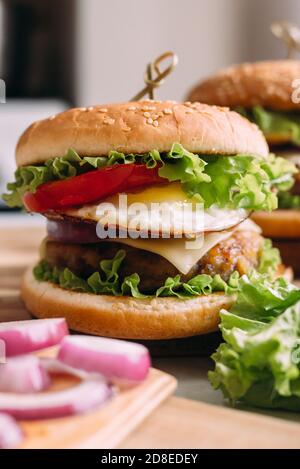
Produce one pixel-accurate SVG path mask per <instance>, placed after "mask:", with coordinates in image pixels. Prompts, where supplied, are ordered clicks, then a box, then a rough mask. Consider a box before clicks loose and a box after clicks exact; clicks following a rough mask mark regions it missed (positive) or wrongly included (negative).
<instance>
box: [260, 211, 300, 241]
mask: <svg viewBox="0 0 300 469" xmlns="http://www.w3.org/2000/svg"><path fill="white" fill-rule="evenodd" d="M251 218H252V220H253V221H254V222H255V223H257V224H258V225H259V226H260V227H261V229H262V232H263V235H264V236H266V237H267V238H272V239H276V238H283V239H284V238H285V239H286V238H288V239H293V238H295V239H299V238H300V210H292V209H286V210H284V209H279V210H275V211H274V212H255V213H254V214H253V215H252V217H251Z"/></svg>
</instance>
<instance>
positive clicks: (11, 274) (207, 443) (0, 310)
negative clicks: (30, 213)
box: [0, 217, 300, 448]
mask: <svg viewBox="0 0 300 469" xmlns="http://www.w3.org/2000/svg"><path fill="white" fill-rule="evenodd" d="M4 220H5V221H3V220H1V217H0V321H12V320H21V319H28V318H30V315H29V314H28V312H27V311H26V310H25V308H24V306H23V304H22V301H21V299H20V298H19V283H20V278H21V275H22V273H23V272H24V270H25V268H26V266H27V265H28V264H31V263H32V262H34V261H35V260H36V259H37V258H38V246H39V243H40V241H41V239H42V238H43V236H44V234H45V231H44V228H43V227H41V226H38V225H34V224H33V225H32V226H28V224H26V225H25V224H24V225H22V223H13V224H11V223H9V225H8V224H7V223H6V217H5V218H4ZM174 360H176V359H174ZM187 370H188V364H187ZM187 373H188V371H187ZM199 374H200V370H199ZM199 376H200V375H199ZM194 383H195V381H194ZM179 384H180V383H179ZM197 385H198V386H200V385H201V381H200V380H199V383H198V384H197ZM212 393H214V391H212ZM299 447H300V424H299V423H297V422H290V421H284V420H282V419H279V418H276V414H275V416H265V415H259V414H256V413H250V412H247V411H241V410H233V409H229V408H226V407H224V406H223V407H221V406H220V405H212V404H208V403H205V402H196V401H193V400H188V399H184V398H179V397H171V398H169V399H168V400H167V401H165V402H164V403H163V404H162V405H161V406H160V407H159V408H158V409H156V410H155V411H154V412H153V413H152V414H151V415H150V417H148V418H147V419H146V420H145V421H144V422H143V423H142V424H141V425H140V426H139V427H138V428H137V429H136V430H135V431H134V432H133V433H132V434H131V435H130V436H129V437H127V438H126V439H125V440H124V441H123V443H122V444H121V445H120V448H299Z"/></svg>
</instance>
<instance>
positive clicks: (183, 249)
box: [112, 219, 261, 274]
mask: <svg viewBox="0 0 300 469" xmlns="http://www.w3.org/2000/svg"><path fill="white" fill-rule="evenodd" d="M235 230H239V231H240V230H245V231H255V232H257V233H260V232H261V229H260V228H259V227H258V226H257V225H256V224H255V223H254V222H253V221H252V220H249V219H248V220H245V221H244V222H243V223H241V224H240V225H239V226H238V227H237V228H236V229H235ZM235 230H231V231H222V232H215V233H207V234H205V235H204V236H203V237H201V238H197V239H196V240H192V241H187V240H186V239H183V238H182V239H174V238H173V239H131V238H126V239H121V238H119V239H118V242H120V243H123V244H126V245H127V246H132V247H134V248H137V249H143V250H145V251H150V252H153V253H155V254H159V255H160V256H162V257H164V258H165V259H167V260H168V261H169V262H171V264H173V265H174V266H175V267H176V269H178V270H179V272H181V273H182V274H187V273H188V272H189V271H190V269H191V268H192V267H193V265H195V264H196V262H198V261H199V260H200V259H201V258H202V257H203V256H205V254H206V253H207V252H208V251H210V250H211V249H212V248H213V247H214V246H216V245H217V244H219V243H220V242H221V241H224V240H225V239H227V238H229V237H230V236H231V235H232V233H233V232H234V231H235ZM112 241H113V240H112Z"/></svg>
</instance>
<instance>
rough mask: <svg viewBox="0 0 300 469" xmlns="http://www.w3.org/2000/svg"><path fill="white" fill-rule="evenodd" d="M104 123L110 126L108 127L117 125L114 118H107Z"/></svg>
mask: <svg viewBox="0 0 300 469" xmlns="http://www.w3.org/2000/svg"><path fill="white" fill-rule="evenodd" d="M103 123H104V124H108V125H112V124H114V123H115V119H113V118H112V117H105V118H104V120H103Z"/></svg>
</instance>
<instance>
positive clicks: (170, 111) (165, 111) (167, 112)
mask: <svg viewBox="0 0 300 469" xmlns="http://www.w3.org/2000/svg"><path fill="white" fill-rule="evenodd" d="M163 112H164V114H172V112H173V111H172V109H168V108H167V109H164V110H163Z"/></svg>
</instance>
